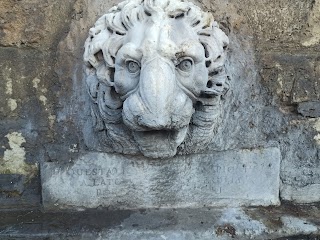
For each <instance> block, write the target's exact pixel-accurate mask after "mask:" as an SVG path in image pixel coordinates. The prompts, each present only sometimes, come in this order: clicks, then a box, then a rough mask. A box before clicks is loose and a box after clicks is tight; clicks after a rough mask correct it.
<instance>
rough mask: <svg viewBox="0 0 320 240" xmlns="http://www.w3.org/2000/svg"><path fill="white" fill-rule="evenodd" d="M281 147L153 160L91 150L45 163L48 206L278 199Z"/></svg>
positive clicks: (180, 204)
mask: <svg viewBox="0 0 320 240" xmlns="http://www.w3.org/2000/svg"><path fill="white" fill-rule="evenodd" d="M279 170H280V151H279V149H278V148H267V149H255V150H239V151H227V152H219V153H214V154H212V153H211V154H199V155H189V156H181V157H176V158H173V159H166V160H162V161H156V160H153V161H150V160H149V159H146V158H141V157H140V158H137V157H129V156H121V155H114V154H113V155H112V154H103V153H99V154H97V153H89V154H86V155H83V156H81V157H80V158H79V159H77V160H76V161H74V162H73V163H72V164H68V165H66V166H62V165H61V164H57V163H44V164H43V165H42V166H41V179H42V200H43V205H44V208H45V209H52V210H54V209H55V208H56V209H64V208H73V209H77V208H79V209H81V208H86V207H87V208H96V207H98V206H101V207H108V208H112V209H119V208H120V209H139V208H159V207H160V208H161V207H166V208H167V207H171V208H184V207H203V206H253V205H264V206H265V205H276V204H279V199H278V197H279V182H280V179H279Z"/></svg>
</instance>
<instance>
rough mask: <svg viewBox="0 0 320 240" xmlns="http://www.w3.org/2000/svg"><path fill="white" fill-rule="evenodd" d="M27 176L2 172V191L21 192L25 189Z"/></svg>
mask: <svg viewBox="0 0 320 240" xmlns="http://www.w3.org/2000/svg"><path fill="white" fill-rule="evenodd" d="M24 182H25V176H24V175H21V174H1V175H0V183H1V185H0V192H16V193H18V194H21V193H22V192H23V191H24Z"/></svg>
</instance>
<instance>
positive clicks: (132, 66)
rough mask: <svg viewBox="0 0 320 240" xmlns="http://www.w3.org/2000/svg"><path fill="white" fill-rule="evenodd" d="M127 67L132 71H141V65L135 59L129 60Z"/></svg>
mask: <svg viewBox="0 0 320 240" xmlns="http://www.w3.org/2000/svg"><path fill="white" fill-rule="evenodd" d="M127 69H128V71H129V72H130V73H137V72H139V71H140V65H139V64H138V63H137V62H134V61H128V62H127Z"/></svg>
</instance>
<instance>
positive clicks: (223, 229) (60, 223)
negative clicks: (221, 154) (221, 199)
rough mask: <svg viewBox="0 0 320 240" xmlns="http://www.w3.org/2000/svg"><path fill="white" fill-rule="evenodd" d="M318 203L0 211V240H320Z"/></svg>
mask: <svg viewBox="0 0 320 240" xmlns="http://www.w3.org/2000/svg"><path fill="white" fill-rule="evenodd" d="M319 219H320V210H319V205H309V206H308V205H303V206H292V205H286V204H284V205H283V206H281V207H268V208H262V207H260V208H227V209H223V208H219V209H217V208H213V209H208V208H203V209H158V210H140V211H105V210H104V211H87V212H75V213H74V212H64V213H61V212H59V213H54V212H47V213H43V212H39V211H20V212H13V211H11V212H0V238H1V239H8V240H9V239H10V240H11V239H21V238H22V239H50V240H51V239H52V240H58V239H68V240H78V239H83V240H118V239H121V240H142V239H143V240H163V239H170V240H193V239H201V240H212V239H218V240H227V239H228V240H229V239H230V240H231V239H257V240H260V239H261V240H265V239H279V240H280V239H282V240H288V239H299V240H304V239H305V240H311V239H312V240H318V239H319V238H320V221H319Z"/></svg>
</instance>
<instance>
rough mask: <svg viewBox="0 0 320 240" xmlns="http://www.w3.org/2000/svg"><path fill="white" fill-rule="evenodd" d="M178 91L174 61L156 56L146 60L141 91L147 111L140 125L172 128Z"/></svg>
mask: <svg viewBox="0 0 320 240" xmlns="http://www.w3.org/2000/svg"><path fill="white" fill-rule="evenodd" d="M175 91H176V82H175V71H174V66H173V63H171V62H168V61H167V60H165V59H163V58H161V57H156V58H154V59H152V60H150V61H147V62H145V64H144V65H143V67H142V69H141V75H140V82H139V93H140V96H141V100H142V102H143V104H144V106H145V109H146V112H145V113H144V114H143V115H142V116H140V118H139V120H138V124H139V125H143V126H146V127H149V128H152V129H163V128H170V125H171V113H172V110H173V105H179V103H178V102H176V103H174V99H175Z"/></svg>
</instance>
